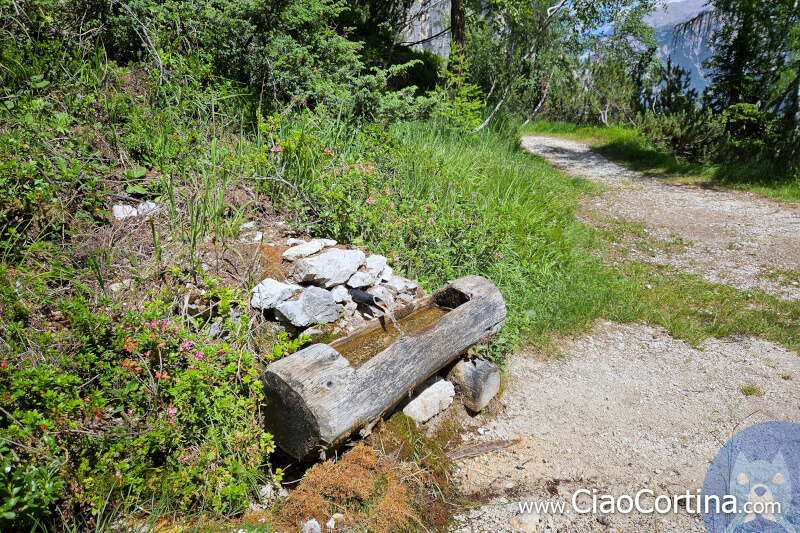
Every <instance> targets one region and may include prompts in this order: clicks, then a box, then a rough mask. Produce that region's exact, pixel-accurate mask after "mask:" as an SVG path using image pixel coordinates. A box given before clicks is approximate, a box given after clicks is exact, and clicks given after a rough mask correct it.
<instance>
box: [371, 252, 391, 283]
mask: <svg viewBox="0 0 800 533" xmlns="http://www.w3.org/2000/svg"><path fill="white" fill-rule="evenodd" d="M365 264H366V266H367V272H369V273H370V274H372V275H373V276H375V277H376V278H378V277H380V275H381V273H382V272H383V269H385V268H386V267H387V265H388V261H387V259H386V258H385V257H384V256H382V255H379V254H375V255H371V256H369V257H367V261H366V263H365Z"/></svg>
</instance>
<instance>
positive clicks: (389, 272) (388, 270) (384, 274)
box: [381, 266, 394, 281]
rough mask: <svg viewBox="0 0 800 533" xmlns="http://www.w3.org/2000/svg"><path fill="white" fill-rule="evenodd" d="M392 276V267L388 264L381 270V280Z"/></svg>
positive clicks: (387, 279)
mask: <svg viewBox="0 0 800 533" xmlns="http://www.w3.org/2000/svg"><path fill="white" fill-rule="evenodd" d="M392 276H394V269H393V268H392V267H390V266H387V267H385V268H384V269H383V272H381V281H389V280H390V279H392Z"/></svg>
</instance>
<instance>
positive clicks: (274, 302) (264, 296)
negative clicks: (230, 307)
mask: <svg viewBox="0 0 800 533" xmlns="http://www.w3.org/2000/svg"><path fill="white" fill-rule="evenodd" d="M301 290H303V288H302V287H300V286H298V285H289V284H288V283H281V282H280V281H278V280H275V279H272V278H267V279H265V280H264V281H262V282H261V283H259V284H258V285H256V286H255V287H253V290H252V291H250V292H252V293H253V296H252V297H251V298H250V305H251V306H252V307H253V308H254V309H273V308H275V307H277V306H278V304H281V303H283V302H284V301H286V300H288V299H289V298H291V297H292V296H294V295H295V294H297V293H298V292H300V291H301Z"/></svg>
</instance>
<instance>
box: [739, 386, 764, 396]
mask: <svg viewBox="0 0 800 533" xmlns="http://www.w3.org/2000/svg"><path fill="white" fill-rule="evenodd" d="M739 390H740V391H741V392H742V394H744V395H745V396H764V391H763V390H762V389H761V387H759V386H757V385H743V386H742V387H741V388H740V389H739Z"/></svg>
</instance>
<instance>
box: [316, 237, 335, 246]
mask: <svg viewBox="0 0 800 533" xmlns="http://www.w3.org/2000/svg"><path fill="white" fill-rule="evenodd" d="M319 240H320V241H322V244H323V245H324V246H326V247H328V246H336V245H337V244H339V243H337V242H336V241H335V240H333V239H319Z"/></svg>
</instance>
